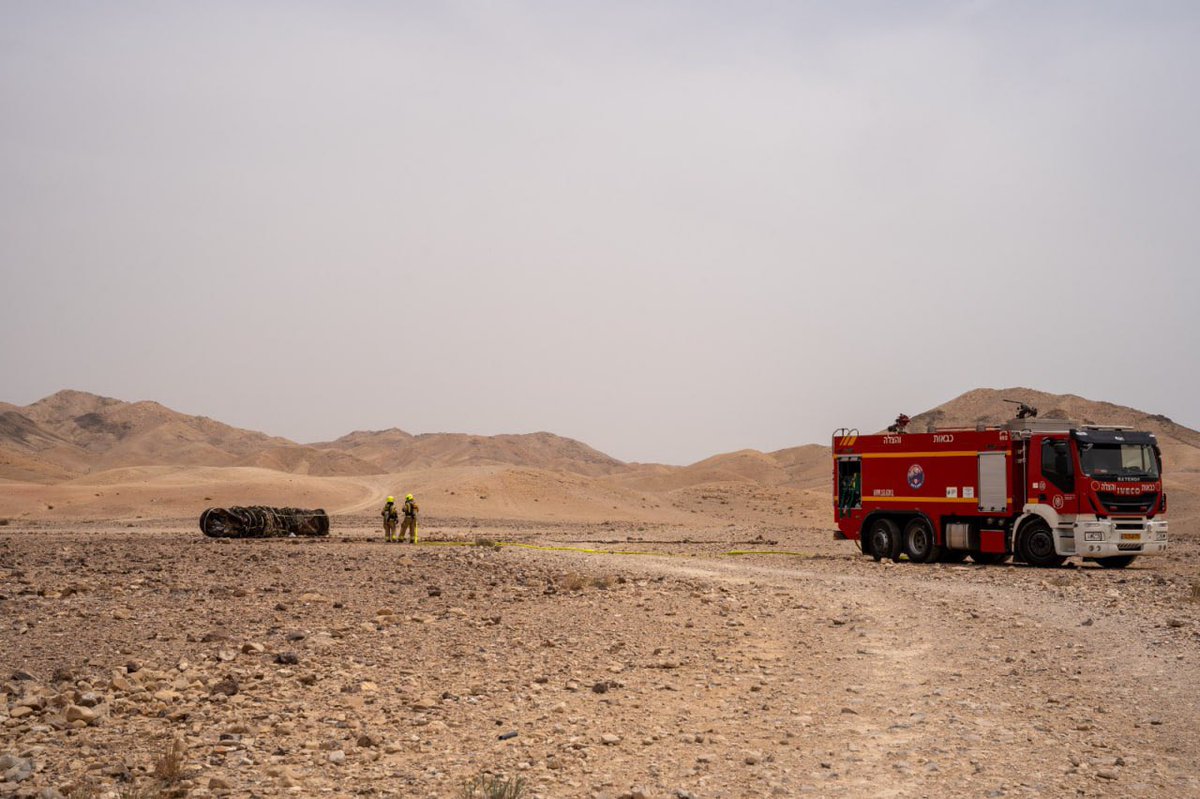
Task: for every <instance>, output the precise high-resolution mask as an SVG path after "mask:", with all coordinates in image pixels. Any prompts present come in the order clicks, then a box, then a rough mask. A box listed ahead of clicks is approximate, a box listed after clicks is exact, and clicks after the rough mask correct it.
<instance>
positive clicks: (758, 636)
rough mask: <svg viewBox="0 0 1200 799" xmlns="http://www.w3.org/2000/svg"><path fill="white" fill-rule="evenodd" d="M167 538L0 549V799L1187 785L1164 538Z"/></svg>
mask: <svg viewBox="0 0 1200 799" xmlns="http://www.w3.org/2000/svg"><path fill="white" fill-rule="evenodd" d="M188 521H190V520H187V521H185V520H178V521H177V522H172V521H170V520H158V521H153V522H142V523H139V524H138V526H136V527H132V528H130V527H124V526H121V527H116V526H113V525H111V524H103V523H100V524H66V525H63V524H52V523H39V524H36V525H10V526H9V527H7V528H5V529H4V530H3V534H2V535H0V597H2V598H0V607H2V608H3V619H4V624H3V628H2V629H0V653H2V654H0V668H2V669H3V675H4V680H3V681H2V682H0V698H2V700H3V701H0V725H2V726H0V729H2V730H3V733H2V741H3V745H2V746H0V750H3V751H4V752H5V753H6V754H5V755H4V758H5V759H4V762H3V765H4V766H5V770H4V772H3V782H2V783H0V795H5V796H18V797H42V796H44V797H53V796H59V795H61V796H67V797H78V796H86V797H101V796H115V797H126V796H195V797H204V796H397V797H407V796H413V797H454V796H464V795H470V794H469V793H467V792H466V791H465V788H464V785H466V784H467V783H469V782H470V781H471V780H473V779H476V778H479V777H480V776H481V775H482V776H487V775H494V776H495V777H496V778H497V779H498V780H505V781H508V784H509V785H510V786H512V785H514V784H516V782H517V781H518V780H519V781H522V782H523V784H524V786H525V795H527V796H536V797H611V798H612V799H617V797H697V799H700V798H703V797H751V796H763V797H767V796H802V795H810V796H847V797H851V796H854V797H860V796H861V797H866V796H871V797H874V796H912V797H919V796H931V797H932V796H986V797H1003V796H1035V795H1036V796H1113V797H1116V796H1154V797H1162V796H1179V797H1187V796H1197V795H1200V739H1198V737H1197V734H1196V733H1197V731H1198V722H1197V718H1198V712H1200V698H1198V696H1197V691H1196V686H1197V685H1200V665H1198V663H1200V661H1198V658H1197V655H1198V654H1200V602H1198V599H1200V587H1198V584H1197V581H1196V577H1195V574H1196V572H1195V568H1194V566H1193V564H1194V563H1195V562H1196V557H1197V555H1198V554H1200V546H1198V545H1197V542H1196V541H1195V539H1194V538H1193V537H1192V536H1182V537H1181V540H1180V541H1179V543H1178V544H1177V546H1176V547H1175V548H1174V550H1173V551H1172V553H1171V555H1170V556H1169V557H1168V558H1166V559H1160V560H1157V561H1151V560H1149V559H1145V560H1143V561H1141V562H1139V563H1136V564H1135V565H1134V566H1133V567H1131V568H1130V569H1128V570H1125V571H1108V570H1102V569H1099V568H1095V567H1092V566H1077V567H1071V568H1062V569H1055V570H1038V569H1031V568H1024V567H1019V566H999V567H996V566H991V567H981V566H974V565H970V564H969V563H968V564H964V565H913V564H908V563H907V562H903V563H900V564H889V563H884V564H877V563H874V562H872V561H871V560H869V559H866V558H863V557H862V556H861V555H860V554H858V553H857V551H856V550H855V548H854V546H853V545H852V544H850V543H848V542H835V541H833V540H831V538H830V536H829V533H828V531H827V530H823V529H820V528H813V527H794V528H788V529H777V530H775V531H774V532H772V533H770V534H769V537H768V536H767V535H764V534H763V533H761V532H756V531H755V529H754V528H753V527H752V526H746V527H741V526H738V527H734V528H728V527H726V528H722V529H717V530H713V529H708V530H703V529H699V530H698V529H694V528H692V529H689V528H686V527H675V526H668V525H660V526H656V527H654V528H644V529H642V530H641V531H637V530H636V529H633V528H630V527H628V526H626V525H620V524H613V523H610V524H580V525H567V526H562V525H546V524H541V525H538V524H530V525H522V524H520V523H518V522H511V521H498V522H493V523H487V522H482V521H480V520H477V519H474V520H468V519H444V520H438V521H437V522H436V523H431V524H430V526H429V527H428V528H427V529H426V531H425V534H424V541H423V543H422V544H420V545H418V546H416V547H413V546H411V545H396V544H392V545H385V544H383V543H381V541H380V540H379V539H380V536H379V535H378V534H377V533H376V532H375V530H374V529H373V523H372V520H371V519H370V518H369V517H366V516H349V517H339V518H337V519H335V532H334V534H333V535H332V536H331V537H330V538H328V539H279V540H265V541H236V540H212V539H205V538H203V537H202V536H201V535H200V534H199V532H198V531H196V530H195V529H194V527H193V525H191V524H189V523H188ZM499 542H504V543H505V544H508V545H505V546H495V545H494V544H496V543H499ZM733 553H743V554H733ZM477 795H484V794H482V793H478V794H477Z"/></svg>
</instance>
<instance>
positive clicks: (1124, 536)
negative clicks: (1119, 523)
mask: <svg viewBox="0 0 1200 799" xmlns="http://www.w3.org/2000/svg"><path fill="white" fill-rule="evenodd" d="M1141 538H1142V534H1141V533H1121V540H1122V541H1140V540H1141Z"/></svg>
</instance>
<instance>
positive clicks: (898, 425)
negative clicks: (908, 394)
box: [888, 413, 912, 433]
mask: <svg viewBox="0 0 1200 799" xmlns="http://www.w3.org/2000/svg"><path fill="white" fill-rule="evenodd" d="M911 421H912V419H909V418H908V414H904V413H902V414H900V415H899V416H897V417H896V421H894V422H892V423H891V424H890V425H888V432H889V433H903V432H904V429H905V428H906V427H908V423H909V422H911Z"/></svg>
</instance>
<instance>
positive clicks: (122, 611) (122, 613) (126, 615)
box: [112, 608, 133, 621]
mask: <svg viewBox="0 0 1200 799" xmlns="http://www.w3.org/2000/svg"><path fill="white" fill-rule="evenodd" d="M112 617H113V618H114V619H116V620H117V621H125V620H127V619H132V618H133V614H132V613H130V612H129V610H127V609H126V608H117V609H116V610H114V611H113V612H112Z"/></svg>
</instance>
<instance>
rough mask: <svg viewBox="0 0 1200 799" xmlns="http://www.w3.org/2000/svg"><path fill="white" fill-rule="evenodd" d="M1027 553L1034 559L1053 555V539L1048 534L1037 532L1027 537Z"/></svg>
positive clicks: (1041, 531)
mask: <svg viewBox="0 0 1200 799" xmlns="http://www.w3.org/2000/svg"><path fill="white" fill-rule="evenodd" d="M1029 551H1030V552H1031V553H1032V554H1033V555H1034V557H1038V558H1044V557H1047V556H1049V555H1053V554H1054V539H1052V538H1051V537H1050V534H1049V533H1047V532H1045V531H1043V530H1039V531H1037V532H1036V533H1034V534H1033V535H1031V536H1030V537H1029Z"/></svg>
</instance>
